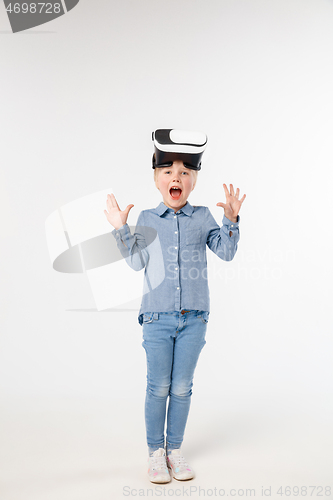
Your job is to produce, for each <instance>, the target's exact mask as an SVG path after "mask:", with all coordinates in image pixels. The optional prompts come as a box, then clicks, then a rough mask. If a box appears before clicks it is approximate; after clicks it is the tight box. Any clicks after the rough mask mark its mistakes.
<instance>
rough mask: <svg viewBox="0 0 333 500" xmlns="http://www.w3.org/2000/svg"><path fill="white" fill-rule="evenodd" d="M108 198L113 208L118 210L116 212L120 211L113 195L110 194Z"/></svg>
mask: <svg viewBox="0 0 333 500" xmlns="http://www.w3.org/2000/svg"><path fill="white" fill-rule="evenodd" d="M108 196H109V197H110V200H111V204H112V206H113V207H115V208H118V210H119V211H120V208H119V205H118V203H117V200H116V197H115V195H114V194H113V193H111V195H108Z"/></svg>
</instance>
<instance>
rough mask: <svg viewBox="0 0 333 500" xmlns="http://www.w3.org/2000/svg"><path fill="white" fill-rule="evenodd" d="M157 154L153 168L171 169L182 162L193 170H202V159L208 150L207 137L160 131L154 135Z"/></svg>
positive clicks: (179, 131)
mask: <svg viewBox="0 0 333 500" xmlns="http://www.w3.org/2000/svg"><path fill="white" fill-rule="evenodd" d="M152 139H153V142H154V148H155V153H154V155H153V168H162V167H171V165H172V163H173V162H174V161H175V160H180V161H182V162H183V163H184V165H185V167H187V168H191V169H192V170H200V169H201V157H202V155H203V152H204V151H205V149H206V145H207V136H206V134H203V133H202V132H192V131H188V130H175V129H158V130H155V132H153V134H152Z"/></svg>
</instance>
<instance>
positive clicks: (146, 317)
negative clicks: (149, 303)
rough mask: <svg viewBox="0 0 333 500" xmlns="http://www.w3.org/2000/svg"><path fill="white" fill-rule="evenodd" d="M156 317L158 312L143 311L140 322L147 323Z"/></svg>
mask: <svg viewBox="0 0 333 500" xmlns="http://www.w3.org/2000/svg"><path fill="white" fill-rule="evenodd" d="M157 319H158V313H150V312H147V313H143V316H142V323H143V324H144V325H147V324H148V323H152V322H153V321H154V320H157Z"/></svg>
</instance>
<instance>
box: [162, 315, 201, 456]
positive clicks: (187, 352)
mask: <svg viewBox="0 0 333 500" xmlns="http://www.w3.org/2000/svg"><path fill="white" fill-rule="evenodd" d="M207 321H208V313H205V312H202V311H190V312H189V313H185V314H184V315H183V316H182V317H181V318H180V324H179V328H178V333H177V335H176V340H175V347H174V360H173V367H172V374H171V386H170V399H169V407H168V418H167V449H168V451H169V450H172V449H178V448H180V446H181V444H182V442H183V437H184V432H185V427H186V422H187V417H188V413H189V409H190V403H191V395H192V386H193V376H194V371H195V367H196V364H197V361H198V358H199V355H200V352H201V350H202V348H203V346H204V345H205V343H206V341H205V334H206V329H207Z"/></svg>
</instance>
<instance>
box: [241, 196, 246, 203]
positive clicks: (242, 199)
mask: <svg viewBox="0 0 333 500" xmlns="http://www.w3.org/2000/svg"><path fill="white" fill-rule="evenodd" d="M245 198H246V194H243V196H242V198H241V200H240V202H241V203H243V201H244V200H245Z"/></svg>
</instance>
